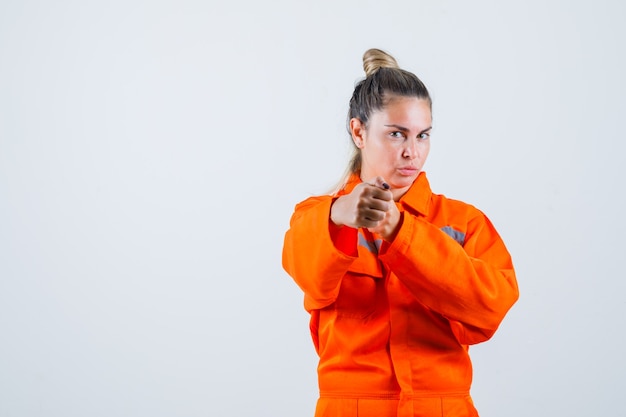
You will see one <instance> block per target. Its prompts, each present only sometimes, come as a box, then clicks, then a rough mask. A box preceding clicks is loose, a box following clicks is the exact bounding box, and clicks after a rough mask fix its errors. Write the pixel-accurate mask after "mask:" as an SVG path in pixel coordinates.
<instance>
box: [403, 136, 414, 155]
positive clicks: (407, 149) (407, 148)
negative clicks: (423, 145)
mask: <svg viewBox="0 0 626 417" xmlns="http://www.w3.org/2000/svg"><path fill="white" fill-rule="evenodd" d="M402 156H403V157H404V158H407V159H415V157H416V156H417V144H416V143H415V141H414V140H407V141H406V142H405V144H404V150H403V151H402Z"/></svg>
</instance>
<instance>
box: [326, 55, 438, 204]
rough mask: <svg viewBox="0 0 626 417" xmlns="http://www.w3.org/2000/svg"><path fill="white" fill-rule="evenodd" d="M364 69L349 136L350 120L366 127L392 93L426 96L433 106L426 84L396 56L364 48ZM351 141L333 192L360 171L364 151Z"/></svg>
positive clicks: (354, 96)
mask: <svg viewBox="0 0 626 417" xmlns="http://www.w3.org/2000/svg"><path fill="white" fill-rule="evenodd" d="M363 70H364V71H365V78H364V79H362V80H361V81H359V82H358V83H357V84H356V85H355V87H354V92H353V93H352V98H351V99H350V108H349V110H348V121H347V129H348V134H349V135H350V138H352V132H351V131H350V120H351V119H353V118H356V119H359V120H360V121H361V123H363V124H364V125H365V127H366V128H367V123H368V121H369V118H370V116H371V114H372V113H373V112H375V111H379V110H382V109H384V108H385V105H386V104H387V103H388V102H389V98H390V97H391V96H401V97H416V98H420V99H425V100H427V101H428V104H429V105H430V106H431V107H432V100H431V98H430V94H429V93H428V89H427V88H426V86H425V85H424V83H422V81H421V80H420V79H419V78H417V76H416V75H415V74H413V73H411V72H409V71H405V70H403V69H401V68H400V66H399V65H398V62H397V61H396V59H395V58H394V57H393V56H391V55H390V54H388V53H387V52H385V51H383V50H381V49H377V48H371V49H368V50H367V51H365V53H364V54H363ZM350 142H351V143H352V145H353V148H352V156H351V158H350V163H349V164H348V167H347V168H346V171H345V173H344V175H343V176H342V178H341V180H340V182H339V183H338V184H337V186H336V187H335V189H334V192H333V194H336V193H337V192H338V191H340V190H341V189H343V187H345V185H346V183H347V181H348V179H349V178H350V176H351V175H352V174H360V173H361V162H362V161H361V150H360V149H359V148H357V147H356V145H354V143H353V142H352V140H350Z"/></svg>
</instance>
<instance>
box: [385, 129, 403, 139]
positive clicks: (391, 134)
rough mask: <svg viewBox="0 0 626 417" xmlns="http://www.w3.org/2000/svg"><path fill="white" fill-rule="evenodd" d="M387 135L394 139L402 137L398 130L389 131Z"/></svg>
mask: <svg viewBox="0 0 626 417" xmlns="http://www.w3.org/2000/svg"><path fill="white" fill-rule="evenodd" d="M389 136H391V137H392V138H394V139H404V133H402V132H400V131H399V130H397V131H395V132H391V133H389Z"/></svg>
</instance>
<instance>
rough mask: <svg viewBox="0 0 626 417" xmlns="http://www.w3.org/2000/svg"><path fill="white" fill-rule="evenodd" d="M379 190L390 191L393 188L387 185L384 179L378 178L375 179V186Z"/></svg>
mask: <svg viewBox="0 0 626 417" xmlns="http://www.w3.org/2000/svg"><path fill="white" fill-rule="evenodd" d="M372 185H375V186H377V187H379V188H382V189H384V190H388V189H390V188H391V187H390V186H389V184H387V181H385V179H384V178H383V177H376V178H374V181H373V184H372Z"/></svg>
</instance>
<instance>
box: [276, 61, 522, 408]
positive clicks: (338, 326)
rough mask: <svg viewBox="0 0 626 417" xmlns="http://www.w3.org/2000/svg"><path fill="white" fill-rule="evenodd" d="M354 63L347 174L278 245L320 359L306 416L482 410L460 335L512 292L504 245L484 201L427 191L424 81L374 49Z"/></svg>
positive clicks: (489, 318) (308, 203) (477, 326)
mask: <svg viewBox="0 0 626 417" xmlns="http://www.w3.org/2000/svg"><path fill="white" fill-rule="evenodd" d="M363 66H364V69H365V73H366V78H365V79H363V80H362V81H361V82H359V83H358V84H357V85H356V87H355V89H354V93H353V95H352V99H351V100H350V110H349V116H348V119H349V132H350V135H351V137H352V142H353V143H354V146H355V148H354V150H355V152H354V156H353V158H352V161H351V163H350V167H349V173H348V175H347V176H346V179H345V182H344V185H343V187H341V189H340V191H338V192H337V193H335V194H334V195H324V196H318V197H311V198H309V199H307V200H305V201H303V202H301V203H299V204H298V205H297V206H296V208H295V212H294V214H293V216H292V218H291V222H290V228H289V230H288V231H287V233H286V234H285V242H284V247H283V267H284V268H285V270H286V271H287V272H288V273H289V275H291V277H293V279H294V280H295V282H296V283H297V284H298V286H299V287H300V288H301V289H302V291H303V292H304V307H305V308H306V310H307V311H308V312H309V313H310V314H311V321H310V330H311V336H312V338H313V343H314V345H315V349H316V350H317V353H318V354H319V357H320V360H319V366H318V378H319V389H320V398H319V400H318V403H317V409H316V413H315V416H316V417H322V416H333V417H342V416H351V417H357V416H358V417H370V416H371V417H388V416H394V417H395V416H398V417H399V416H402V417H413V416H427V417H430V416H439V417H441V416H454V417H464V416H477V415H478V414H477V412H476V410H475V408H474V406H473V404H472V400H471V398H470V395H469V391H470V385H471V381H472V366H471V362H470V358H469V355H468V347H469V345H472V344H476V343H480V342H484V341H486V340H488V339H489V338H490V337H491V336H492V335H493V334H494V332H495V331H496V329H497V328H498V326H499V324H500V322H501V321H502V319H503V318H504V316H505V314H506V313H507V311H508V310H509V309H510V308H511V306H512V305H513V304H514V303H515V301H516V300H517V298H518V295H519V293H518V288H517V282H516V279H515V272H514V270H513V264H512V262H511V257H510V255H509V253H508V251H507V249H506V247H505V245H504V243H503V242H502V240H501V239H500V237H499V235H498V233H497V232H496V230H495V229H494V227H493V226H492V224H491V223H490V222H489V220H488V219H487V217H486V216H485V215H484V214H483V213H482V212H481V211H479V210H478V209H476V208H475V207H473V206H471V205H469V204H466V203H463V202H461V201H457V200H451V199H448V198H446V197H445V196H443V195H439V194H433V192H432V191H431V189H430V186H429V184H428V180H427V179H426V174H425V172H423V171H422V167H423V165H424V162H425V161H426V158H427V156H428V151H429V148H430V132H431V128H432V126H431V121H432V119H431V107H432V103H431V99H430V95H429V94H428V90H427V89H426V87H425V86H424V84H423V83H422V82H421V81H420V80H419V79H418V78H417V77H416V76H415V75H414V74H412V73H410V72H407V71H404V70H402V69H400V68H399V67H398V65H397V63H396V61H395V59H394V58H393V57H392V56H390V55H389V54H387V53H385V52H383V51H381V50H378V49H370V50H368V51H367V52H365V54H364V56H363Z"/></svg>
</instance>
